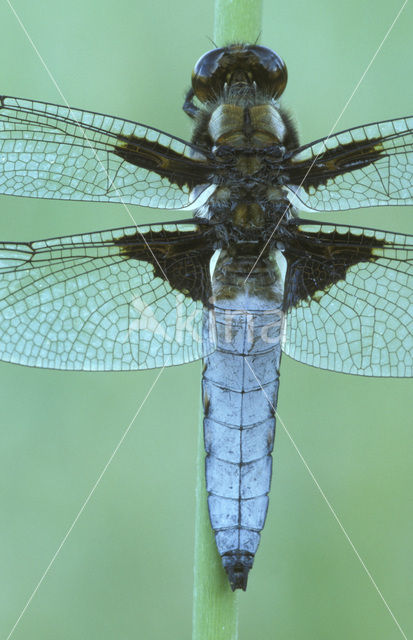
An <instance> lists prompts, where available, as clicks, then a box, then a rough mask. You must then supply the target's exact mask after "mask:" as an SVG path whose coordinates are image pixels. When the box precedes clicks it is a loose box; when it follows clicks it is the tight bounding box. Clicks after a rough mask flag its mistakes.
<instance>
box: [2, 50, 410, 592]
mask: <svg viewBox="0 0 413 640" xmlns="http://www.w3.org/2000/svg"><path fill="white" fill-rule="evenodd" d="M286 83H287V69H286V66H285V64H284V62H283V61H282V59H281V58H280V57H279V56H278V55H277V54H276V53H275V52H274V51H272V50H270V49H268V48H266V47H262V46H258V45H239V44H233V45H230V46H227V47H223V48H217V49H214V50H212V51H209V52H208V53H206V54H205V55H204V56H203V57H201V58H200V60H199V61H198V62H197V64H196V65H195V68H194V71H193V74H192V88H191V89H190V90H189V91H188V93H187V96H186V99H185V102H184V105H183V108H184V111H185V112H186V113H187V114H188V115H189V116H190V117H191V118H192V119H193V120H194V132H193V136H192V141H191V143H188V142H184V141H183V140H180V139H179V138H176V137H174V136H171V135H168V134H166V133H163V132H162V131H159V130H157V129H154V128H151V127H147V126H144V125H141V124H137V123H135V122H131V121H128V120H123V119H120V118H113V117H110V116H107V115H102V114H99V113H92V112H88V111H81V110H79V109H70V108H67V107H63V106H57V105H53V104H47V103H42V102H35V101H32V100H24V99H20V98H12V97H6V96H2V97H0V192H1V193H3V194H8V195H20V196H29V197H35V198H57V199H69V200H85V201H86V200H89V201H99V202H122V203H126V204H139V205H144V206H147V207H155V208H163V209H184V210H188V211H193V217H192V218H190V219H186V220H183V221H179V222H176V223H173V224H161V223H158V224H153V225H149V226H137V227H135V226H130V227H125V228H120V229H112V230H108V231H99V232H93V233H88V234H82V235H76V236H67V237H62V238H52V239H48V240H40V241H36V242H24V243H15V242H2V243H0V327H1V332H0V333H1V335H0V351H1V356H0V357H1V359H3V360H5V361H8V362H13V363H18V364H23V365H27V366H33V367H50V368H55V369H65V370H85V371H120V370H136V369H146V368H151V367H161V366H169V365H178V364H183V363H186V362H190V361H193V360H196V359H198V358H203V359H204V370H203V380H202V385H203V404H204V413H205V418H204V435H205V449H206V454H207V455H206V484H207V491H208V506H209V513H210V520H211V525H212V528H213V530H214V532H215V539H216V544H217V548H218V551H219V553H220V554H221V557H222V562H223V566H224V567H225V569H226V571H227V574H228V578H229V582H230V585H231V587H232V589H233V590H234V589H238V588H241V589H244V590H245V588H246V584H247V577H248V572H249V570H250V569H251V567H252V564H253V559H254V554H255V552H256V550H257V547H258V544H259V540H260V532H261V530H262V528H263V526H264V522H265V518H266V513H267V507H268V493H269V489H270V482H271V466H272V457H271V453H272V449H273V442H274V433H275V408H276V405H277V394H278V385H279V367H280V357H281V351H284V352H285V353H286V354H288V355H289V356H291V357H292V358H295V359H296V360H299V361H301V362H304V363H306V364H310V365H313V366H316V367H321V368H323V369H329V370H330V371H339V372H344V373H353V374H359V375H366V376H394V377H395V376H403V377H407V376H411V375H412V372H413V361H412V356H413V337H412V334H413V305H412V298H413V297H412V289H413V265H412V259H413V236H407V235H402V234H400V233H392V232H389V231H376V230H374V229H363V228H360V227H354V226H344V225H336V224H329V223H327V222H324V221H323V222H322V223H320V222H314V221H312V220H307V219H302V218H300V217H298V211H306V212H307V211H310V212H311V211H318V212H325V211H342V210H348V209H357V208H359V207H370V206H380V205H408V204H410V205H411V204H413V137H412V131H413V117H410V118H398V119H395V120H387V121H384V122H376V123H372V124H368V125H365V126H359V127H355V128H352V129H348V130H346V131H342V132H341V133H338V134H335V135H332V136H329V137H327V138H323V139H321V140H317V141H316V142H313V143H311V144H306V145H304V146H300V145H299V142H298V136H297V132H296V130H295V128H294V126H293V124H292V122H291V119H290V117H289V116H288V114H287V113H286V112H285V111H284V110H283V109H282V107H281V106H280V104H279V98H280V96H281V94H282V93H283V91H284V89H285V86H286Z"/></svg>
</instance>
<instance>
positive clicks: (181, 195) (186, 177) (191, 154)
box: [0, 96, 211, 209]
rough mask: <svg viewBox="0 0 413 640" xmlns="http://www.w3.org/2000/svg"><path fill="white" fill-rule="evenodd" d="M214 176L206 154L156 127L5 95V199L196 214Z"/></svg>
mask: <svg viewBox="0 0 413 640" xmlns="http://www.w3.org/2000/svg"><path fill="white" fill-rule="evenodd" d="M210 174H211V168H210V166H209V164H208V159H207V157H206V155H205V153H203V152H201V151H200V150H198V149H197V148H196V147H195V146H193V145H191V144H188V143H186V142H184V141H183V140H180V139H179V138H175V137H173V136H170V135H168V134H166V133H163V132H162V131H158V130H157V129H153V128H150V127H146V126H145V125H141V124H138V123H136V122H131V121H129V120H123V119H121V118H112V117H111V116H107V115H103V114H99V113H93V112H91V111H82V110H80V109H70V108H69V107H62V106H57V105H53V104H48V103H45V102H35V101H32V100H22V99H20V98H11V97H6V96H2V97H0V193H4V194H8V195H18V196H29V197H33V198H56V199H62V200H92V201H96V202H123V203H125V204H140V205H143V206H147V207H157V208H165V209H182V208H189V209H191V208H195V207H196V206H198V204H200V203H201V202H202V199H203V198H204V199H205V197H206V193H205V192H207V193H208V191H207V187H208V184H207V183H209V176H210ZM194 186H197V189H196V190H195V191H193V187H194Z"/></svg>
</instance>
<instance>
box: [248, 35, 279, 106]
mask: <svg viewBox="0 0 413 640" xmlns="http://www.w3.org/2000/svg"><path fill="white" fill-rule="evenodd" d="M251 49H253V53H254V56H255V59H256V62H255V69H256V73H257V76H259V78H260V81H259V80H258V79H257V80H256V81H257V84H258V83H259V82H261V84H262V86H263V87H265V89H266V90H267V91H268V92H269V93H270V94H271V96H272V97H273V98H279V97H280V95H281V94H282V93H283V92H284V89H285V87H286V85H287V80H288V74H287V67H286V65H285V62H284V60H283V59H282V58H281V56H279V55H278V53H275V51H273V50H272V49H268V48H267V47H261V46H260V45H254V46H253V47H251Z"/></svg>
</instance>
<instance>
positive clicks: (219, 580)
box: [192, 0, 262, 640]
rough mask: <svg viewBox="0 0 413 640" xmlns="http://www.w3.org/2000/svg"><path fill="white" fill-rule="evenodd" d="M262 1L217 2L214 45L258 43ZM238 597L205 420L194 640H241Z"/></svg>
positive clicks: (199, 487) (198, 505)
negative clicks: (228, 568)
mask: <svg viewBox="0 0 413 640" xmlns="http://www.w3.org/2000/svg"><path fill="white" fill-rule="evenodd" d="M261 16H262V0H215V13H214V41H215V42H216V44H217V46H223V45H225V44H230V43H231V42H256V40H258V37H259V35H260V32H261ZM237 638H238V597H237V593H233V592H232V591H231V588H230V586H229V582H228V578H227V576H226V573H225V571H224V569H223V567H222V563H221V558H220V556H219V554H218V551H217V548H216V545H215V539H214V535H213V532H212V529H211V524H210V522H209V515H208V507H207V495H206V489H205V453H204V440H203V417H202V416H201V419H200V421H199V435H198V459H197V484H196V513H195V557H194V594H193V630H192V640H237Z"/></svg>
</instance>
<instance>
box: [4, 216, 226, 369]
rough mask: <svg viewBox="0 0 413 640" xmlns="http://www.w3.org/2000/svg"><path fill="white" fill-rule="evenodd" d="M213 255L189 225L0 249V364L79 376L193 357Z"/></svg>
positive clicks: (202, 348)
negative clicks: (73, 372) (70, 371)
mask: <svg viewBox="0 0 413 640" xmlns="http://www.w3.org/2000/svg"><path fill="white" fill-rule="evenodd" d="M137 229H138V230H137ZM212 252H213V250H212V249H209V248H208V247H205V242H203V237H202V234H201V232H200V231H199V229H198V228H197V227H195V226H194V225H192V224H191V225H190V224H187V225H179V226H178V225H166V226H162V225H153V226H150V227H138V228H136V227H126V228H123V229H115V230H111V231H102V232H98V233H90V234H84V235H78V236H67V237H63V238H54V239H51V240H43V241H38V242H32V243H18V244H16V243H11V242H3V243H0V358H1V359H2V360H5V361H8V362H15V363H18V364H24V365H28V366H35V367H49V368H55V369H77V370H86V371H90V370H96V371H114V370H131V369H146V368H152V367H160V366H164V365H165V366H168V365H174V364H181V363H184V362H189V361H191V360H196V359H197V358H201V357H202V356H203V355H204V354H205V353H207V352H208V351H209V350H212V348H211V347H210V346H209V345H208V344H207V342H206V340H205V336H203V323H204V319H203V315H204V311H203V310H204V304H203V300H204V299H206V298H208V296H209V295H210V291H209V259H210V255H212Z"/></svg>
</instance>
